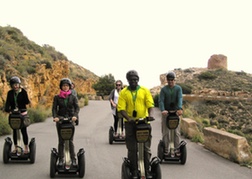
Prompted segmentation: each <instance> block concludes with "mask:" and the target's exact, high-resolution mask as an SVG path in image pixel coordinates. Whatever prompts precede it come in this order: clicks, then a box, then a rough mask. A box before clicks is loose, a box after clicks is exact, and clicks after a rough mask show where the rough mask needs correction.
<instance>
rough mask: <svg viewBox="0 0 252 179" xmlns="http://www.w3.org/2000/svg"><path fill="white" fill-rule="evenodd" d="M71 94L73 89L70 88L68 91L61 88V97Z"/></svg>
mask: <svg viewBox="0 0 252 179" xmlns="http://www.w3.org/2000/svg"><path fill="white" fill-rule="evenodd" d="M70 94H71V90H68V91H63V90H60V94H59V97H61V98H66V97H67V96H69V95H70Z"/></svg>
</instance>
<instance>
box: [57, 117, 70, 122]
mask: <svg viewBox="0 0 252 179" xmlns="http://www.w3.org/2000/svg"><path fill="white" fill-rule="evenodd" d="M58 122H59V123H60V124H62V123H66V122H69V123H70V122H72V117H62V116H60V117H59V121H58Z"/></svg>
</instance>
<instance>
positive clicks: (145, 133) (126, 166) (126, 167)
mask: <svg viewBox="0 0 252 179" xmlns="http://www.w3.org/2000/svg"><path fill="white" fill-rule="evenodd" d="M150 133H151V126H150V124H149V118H145V119H138V120H137V121H136V139H137V144H138V154H137V156H138V159H137V160H138V178H139V179H145V178H146V173H145V172H146V171H148V172H149V173H150V175H151V176H152V178H153V179H161V167H160V160H159V158H158V157H153V158H152V159H151V161H150V168H149V169H145V166H144V143H145V142H147V140H148V139H149V137H150ZM132 172H133V171H131V166H130V161H129V159H128V158H126V157H125V158H124V159H123V163H122V171H121V178H122V179H131V178H132Z"/></svg>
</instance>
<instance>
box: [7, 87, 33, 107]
mask: <svg viewBox="0 0 252 179" xmlns="http://www.w3.org/2000/svg"><path fill="white" fill-rule="evenodd" d="M16 98H17V104H16V103H15V91H14V90H10V91H8V94H7V98H6V103H5V108H4V111H5V112H10V111H11V110H14V109H15V108H16V105H17V107H18V109H20V110H22V111H21V112H24V111H26V109H27V108H26V105H27V104H29V103H30V100H29V98H28V94H27V92H26V91H25V90H24V89H23V88H21V91H20V92H19V93H18V95H17V97H16Z"/></svg>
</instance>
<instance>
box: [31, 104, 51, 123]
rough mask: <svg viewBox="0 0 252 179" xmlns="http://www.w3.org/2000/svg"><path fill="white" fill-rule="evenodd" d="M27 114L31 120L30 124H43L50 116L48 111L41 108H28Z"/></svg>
mask: <svg viewBox="0 0 252 179" xmlns="http://www.w3.org/2000/svg"><path fill="white" fill-rule="evenodd" d="M28 114H29V117H30V119H31V123H36V122H44V121H45V120H46V118H47V117H49V116H50V115H51V114H50V110H49V109H45V108H41V107H37V108H29V109H28Z"/></svg>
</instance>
